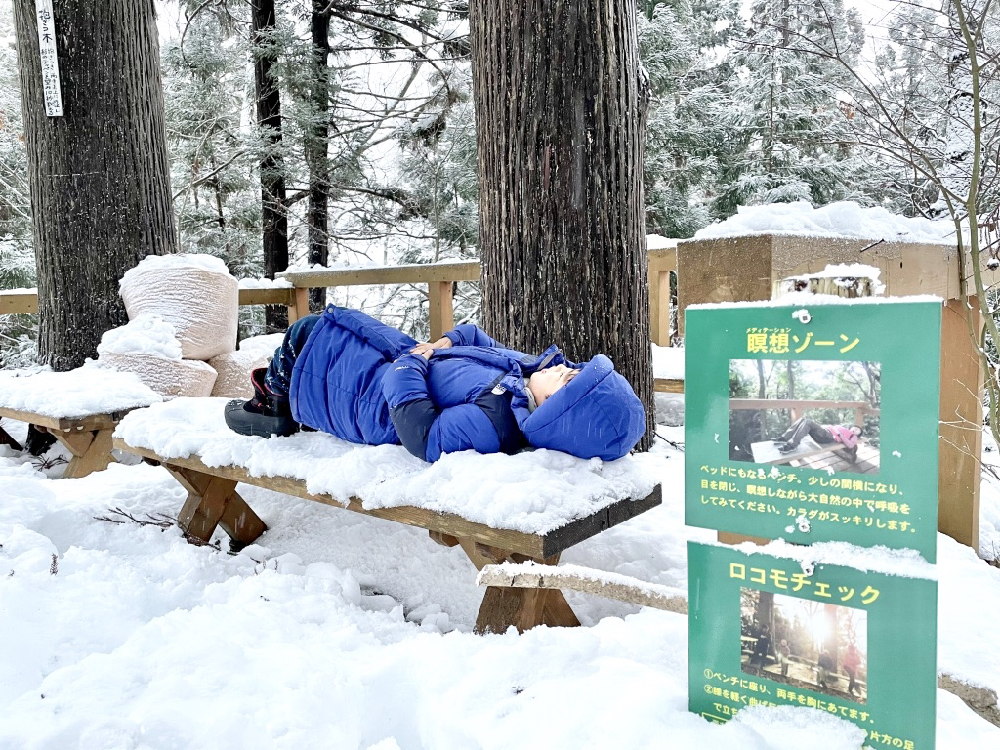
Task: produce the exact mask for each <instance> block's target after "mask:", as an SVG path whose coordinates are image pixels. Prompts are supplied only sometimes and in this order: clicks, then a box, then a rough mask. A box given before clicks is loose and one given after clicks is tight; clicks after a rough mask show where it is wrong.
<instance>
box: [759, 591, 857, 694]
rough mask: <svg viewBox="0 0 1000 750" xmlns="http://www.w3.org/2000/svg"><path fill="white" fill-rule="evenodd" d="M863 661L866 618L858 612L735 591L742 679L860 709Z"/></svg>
mask: <svg viewBox="0 0 1000 750" xmlns="http://www.w3.org/2000/svg"><path fill="white" fill-rule="evenodd" d="M867 661H868V613H867V612H865V611H864V610H863V609H856V608H854V607H847V606H844V605H840V604H830V603H826V602H818V601H812V600H810V599H802V598H799V597H797V596H788V595H785V594H775V593H774V592H771V591H762V590H760V589H756V588H748V587H743V588H741V589H740V663H741V669H742V671H743V673H744V674H748V675H756V676H762V677H767V678H768V679H769V680H773V681H774V682H781V683H784V684H786V685H791V686H792V687H795V688H805V689H808V690H814V691H816V692H819V693H825V694H826V695H833V696H836V697H838V698H842V699H844V700H849V701H853V702H854V703H865V702H866V701H867V695H868V682H867Z"/></svg>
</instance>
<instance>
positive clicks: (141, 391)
mask: <svg viewBox="0 0 1000 750" xmlns="http://www.w3.org/2000/svg"><path fill="white" fill-rule="evenodd" d="M160 400H162V399H161V397H160V395H159V394H157V393H155V392H154V391H153V390H152V389H150V388H149V387H148V386H146V385H144V384H143V383H142V381H141V380H140V379H139V377H138V376H137V375H135V374H133V373H130V372H116V371H114V370H112V369H111V368H109V367H105V366H103V365H101V364H100V363H98V362H95V361H93V360H89V361H88V362H87V363H86V364H85V365H84V366H83V367H78V368H77V369H75V370H70V371H68V372H52V371H51V370H48V369H40V370H0V406H4V407H6V408H8V409H17V410H18V411H27V412H32V413H34V414H42V415H45V416H47V417H67V418H71V419H72V418H75V417H85V416H87V415H89V414H107V413H110V412H116V411H124V410H126V409H134V408H136V407H139V406H148V405H149V404H152V403H156V402H157V401H160Z"/></svg>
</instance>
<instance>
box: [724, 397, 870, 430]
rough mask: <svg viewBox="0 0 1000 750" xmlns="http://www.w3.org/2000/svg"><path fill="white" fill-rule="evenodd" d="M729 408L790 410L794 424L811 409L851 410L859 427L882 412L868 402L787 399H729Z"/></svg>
mask: <svg viewBox="0 0 1000 750" xmlns="http://www.w3.org/2000/svg"><path fill="white" fill-rule="evenodd" d="M729 408H730V409H769V410H773V409H788V411H790V412H791V417H792V421H793V422H794V421H795V420H797V419H798V418H799V417H801V416H802V414H803V413H804V412H806V411H808V410H809V409H850V410H851V411H853V412H854V424H856V425H858V426H859V427H860V426H863V425H864V423H865V417H866V416H868V415H871V416H873V417H877V416H878V415H879V413H880V411H881V410H880V409H879V408H878V407H875V406H872V405H871V404H869V403H868V402H867V401H818V400H815V399H786V398H781V399H779V398H731V399H729Z"/></svg>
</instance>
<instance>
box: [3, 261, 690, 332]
mask: <svg viewBox="0 0 1000 750" xmlns="http://www.w3.org/2000/svg"><path fill="white" fill-rule="evenodd" d="M671 272H673V273H676V272H677V254H676V252H675V250H674V249H673V248H665V249H659V250H652V251H650V253H649V309H650V339H651V340H652V341H653V343H655V344H659V345H660V346H669V345H670V278H669V274H670V273H671ZM278 276H279V278H283V279H285V280H286V281H288V282H290V283H291V285H292V286H291V288H282V287H266V288H259V289H240V292H239V303H240V305H285V306H287V307H288V322H289V323H292V322H294V321H296V320H298V319H299V318H301V317H303V316H305V315H308V313H309V290H310V289H314V288H318V287H341V286H362V285H364V286H381V285H384V284H426V285H427V297H428V301H429V304H430V315H429V317H430V321H429V322H430V336H431V340H432V341H433V340H435V339H437V338H440V336H441V335H442V334H443V333H444V332H445V331H449V330H451V329H452V328H453V327H454V325H455V317H454V309H453V303H454V301H453V299H452V289H453V284H454V283H455V282H456V281H478V280H479V263H478V262H477V261H466V262H458V263H434V264H419V265H406V266H385V267H381V268H347V269H316V270H309V271H286V272H284V273H279V274H278ZM36 312H38V296H37V294H36V291H35V290H34V289H17V290H0V314H15V313H36Z"/></svg>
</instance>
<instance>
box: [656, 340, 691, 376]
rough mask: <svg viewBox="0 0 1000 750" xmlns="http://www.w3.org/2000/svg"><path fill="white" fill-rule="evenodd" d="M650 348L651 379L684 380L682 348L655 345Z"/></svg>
mask: <svg viewBox="0 0 1000 750" xmlns="http://www.w3.org/2000/svg"><path fill="white" fill-rule="evenodd" d="M650 346H651V347H652V351H653V377H654V378H666V379H668V380H684V348H683V347H680V346H657V345H656V344H651V345H650Z"/></svg>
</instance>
